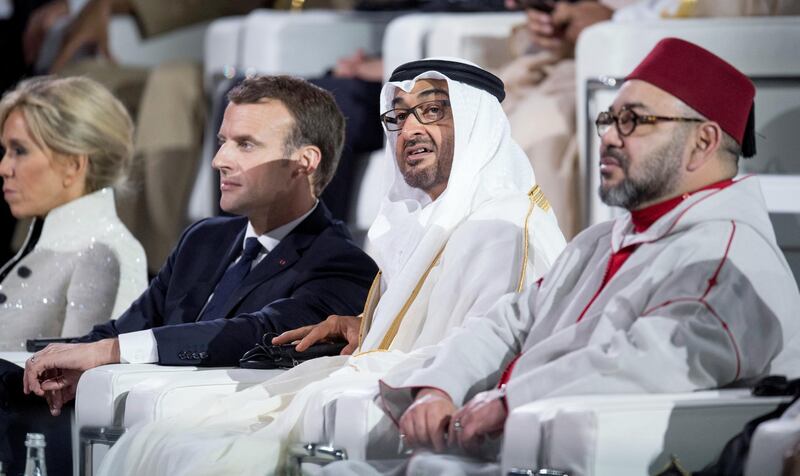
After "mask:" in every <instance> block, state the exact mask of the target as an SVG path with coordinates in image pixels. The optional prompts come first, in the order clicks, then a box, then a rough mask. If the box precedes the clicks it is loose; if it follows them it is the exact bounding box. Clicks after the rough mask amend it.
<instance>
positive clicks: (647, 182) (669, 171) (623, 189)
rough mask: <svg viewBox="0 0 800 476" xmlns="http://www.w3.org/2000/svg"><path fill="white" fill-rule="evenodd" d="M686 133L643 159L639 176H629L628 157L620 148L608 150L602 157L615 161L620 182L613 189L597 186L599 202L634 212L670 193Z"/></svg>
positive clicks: (674, 185)
mask: <svg viewBox="0 0 800 476" xmlns="http://www.w3.org/2000/svg"><path fill="white" fill-rule="evenodd" d="M686 136H687V134H686V133H683V132H678V133H676V136H675V137H674V138H673V140H671V141H670V142H668V143H666V144H664V145H663V146H661V147H659V148H658V149H656V150H654V151H652V152H651V153H650V154H648V155H647V156H646V157H643V159H642V162H641V166H640V169H639V172H638V174H639V177H635V178H634V177H632V176H631V174H630V158H629V157H628V155H627V154H625V153H624V152H622V151H621V150H620V149H615V148H610V149H607V150H606V151H605V155H607V156H610V157H613V158H614V159H616V160H617V161H618V162H619V166H620V168H621V169H622V171H623V173H624V177H623V179H622V180H621V181H620V182H619V183H618V184H617V185H614V186H608V187H604V186H603V184H602V183H601V184H600V187H599V190H598V191H599V193H600V200H602V201H603V203H605V204H606V205H609V206H612V207H622V208H625V209H627V210H634V209H636V208H638V207H639V206H640V205H641V204H643V203H647V202H651V201H655V200H657V199H659V198H662V197H666V196H667V195H669V194H670V193H672V192H673V191H674V190H675V189H676V188H677V186H678V183H679V181H680V169H681V152H682V151H683V148H684V146H685V145H686Z"/></svg>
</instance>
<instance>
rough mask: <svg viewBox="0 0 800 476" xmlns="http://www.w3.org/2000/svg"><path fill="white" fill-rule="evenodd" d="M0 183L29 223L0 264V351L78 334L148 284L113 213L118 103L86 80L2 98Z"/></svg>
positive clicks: (122, 121) (128, 133) (119, 169)
mask: <svg viewBox="0 0 800 476" xmlns="http://www.w3.org/2000/svg"><path fill="white" fill-rule="evenodd" d="M0 126H1V127H0V133H1V135H0V145H2V150H3V156H2V161H0V177H2V179H3V198H4V199H5V201H6V202H7V203H8V206H9V208H10V209H11V213H12V214H13V215H14V217H16V218H18V219H21V218H33V222H32V224H31V227H30V230H29V232H28V237H27V239H26V241H25V244H24V246H23V247H22V249H21V250H20V252H19V253H17V255H16V256H15V257H14V258H13V259H11V261H9V262H8V263H6V264H5V265H4V266H3V267H2V268H0V350H24V344H25V340H26V339H30V338H37V337H58V336H67V337H69V336H80V335H83V334H85V333H86V332H88V331H89V330H90V329H91V328H92V326H93V325H95V324H98V323H101V322H105V321H107V320H108V319H109V318H112V317H116V316H117V315H118V314H120V313H121V312H122V311H123V310H125V309H126V308H127V307H128V305H129V304H130V303H131V301H133V299H134V298H135V297H136V296H138V295H139V294H140V293H141V292H142V290H143V289H144V288H145V286H146V284H147V283H146V279H147V276H146V268H145V256H144V250H143V249H142V246H141V245H140V244H139V242H138V241H136V239H135V238H134V237H133V236H132V235H131V234H130V232H129V231H128V229H127V228H125V225H123V224H122V222H120V220H119V218H118V217H117V214H116V208H115V203H114V190H113V187H114V186H115V185H120V184H122V183H123V182H124V180H125V177H126V171H127V169H128V165H129V164H130V161H131V157H132V148H133V144H132V133H133V126H132V123H131V119H130V117H129V116H128V113H127V112H126V111H125V109H124V108H123V106H122V104H121V103H120V102H119V101H118V100H117V99H116V98H114V97H113V96H112V95H111V93H109V92H108V90H106V89H105V88H104V87H103V86H101V85H99V84H98V83H96V82H94V81H92V80H90V79H87V78H67V79H57V78H53V77H44V78H36V79H32V80H28V81H25V82H22V83H21V84H20V85H19V86H18V87H17V88H16V89H14V90H13V91H10V92H8V93H6V94H5V95H4V96H3V98H2V101H0Z"/></svg>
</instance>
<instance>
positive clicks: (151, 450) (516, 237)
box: [100, 58, 565, 476]
mask: <svg viewBox="0 0 800 476" xmlns="http://www.w3.org/2000/svg"><path fill="white" fill-rule="evenodd" d="M442 60H446V61H457V62H463V60H459V59H452V58H442ZM419 79H441V80H445V81H447V85H448V91H449V96H450V102H451V110H452V114H453V120H454V128H455V144H454V159H453V165H452V169H451V173H450V179H449V181H448V185H447V188H446V190H445V191H444V192H443V193H442V195H440V196H439V197H438V199H437V200H435V201H431V199H430V197H428V195H427V194H425V193H424V192H423V191H421V190H418V189H414V188H412V187H410V186H408V185H407V184H406V183H405V181H404V180H403V177H402V175H401V173H400V171H399V169H398V166H397V163H396V160H395V148H394V145H395V140H396V136H397V133H392V132H389V133H387V137H388V145H387V147H386V159H385V162H386V168H387V171H388V173H387V179H388V182H387V183H388V184H390V187H389V191H388V193H387V195H386V196H385V197H384V198H383V201H382V204H381V209H380V212H379V216H378V218H377V219H376V220H375V223H374V224H373V225H372V227H371V228H370V231H369V240H370V247H371V248H370V249H371V250H372V251H373V255H374V258H375V261H376V262H377V263H378V266H379V267H380V269H381V271H382V276H381V277H380V278H379V279H376V283H375V284H374V285H373V292H371V293H370V294H372V295H378V296H379V301H378V302H377V305H376V306H375V308H374V312H367V313H366V314H368V315H370V314H371V317H372V319H371V322H370V320H369V319H368V318H365V319H364V321H365V322H368V323H369V324H370V325H369V326H362V331H363V332H365V333H364V334H363V337H362V342H361V344H360V347H359V349H358V350H357V352H356V354H355V355H353V356H337V357H327V358H320V359H314V360H311V361H308V362H305V363H304V364H302V365H299V366H297V367H295V368H294V369H292V370H289V371H287V372H285V373H283V374H282V375H280V376H278V377H276V378H273V379H271V380H268V381H266V382H264V383H262V384H260V385H256V386H255V387H252V388H249V389H247V390H244V391H241V392H238V393H237V394H234V395H232V396H229V397H226V398H225V399H222V400H220V401H218V402H216V403H215V404H214V405H212V406H211V407H210V408H199V409H198V408H195V409H189V411H187V412H185V413H184V414H182V415H180V416H178V417H175V418H168V419H165V420H162V421H158V422H155V423H152V424H149V425H145V426H143V427H134V428H132V429H131V430H130V431H129V432H128V433H127V434H126V435H125V436H124V437H123V438H122V439H121V440H120V441H119V442H118V443H117V444H116V445H115V446H114V447H113V448H112V450H111V451H110V452H109V453H108V455H107V457H106V458H105V460H104V462H103V465H102V467H101V468H100V474H107V475H112V474H113V475H126V474H129V475H138V474H148V475H158V474H164V475H170V476H175V475H181V474H186V475H189V474H191V475H193V476H200V475H206V474H208V475H211V474H236V473H238V474H268V473H270V472H279V468H281V466H282V465H283V461H284V453H285V452H284V451H283V449H284V445H286V444H287V443H293V442H298V441H315V440H318V439H319V437H320V436H321V432H322V428H321V427H322V423H321V422H322V419H323V415H322V408H323V406H324V405H325V404H326V403H327V402H330V401H331V400H333V399H335V398H336V396H338V395H341V394H342V393H344V392H346V391H350V390H354V389H369V388H375V391H376V393H377V382H378V380H379V379H380V378H381V377H383V376H384V375H386V373H387V372H389V371H392V372H397V371H402V372H406V371H408V372H410V371H412V370H414V369H416V368H419V367H420V366H422V365H423V364H424V363H425V361H426V360H427V359H429V358H430V357H431V356H432V355H433V354H434V352H436V350H437V347H436V344H438V343H439V342H440V341H441V340H442V339H443V338H444V337H445V336H446V335H447V333H448V331H449V330H450V329H453V328H455V327H457V326H459V325H460V324H461V323H462V322H463V321H464V320H465V319H467V318H469V317H473V316H482V315H484V314H485V313H486V312H487V311H488V310H489V308H490V307H491V306H492V305H493V304H494V303H495V302H496V301H497V300H498V299H499V298H500V297H501V296H503V295H505V294H508V293H510V292H519V290H520V289H521V288H522V287H523V286H524V285H527V284H529V283H532V282H533V281H534V280H535V279H538V277H540V276H541V275H542V274H544V273H545V272H546V271H547V270H548V269H549V267H550V266H551V264H552V263H553V261H554V260H555V259H556V257H557V256H558V254H559V253H560V252H561V250H562V249H563V248H564V246H565V242H564V238H563V236H562V234H561V231H560V230H559V228H558V224H557V222H556V219H555V215H554V214H553V212H552V210H550V209H549V206H548V205H547V203H546V200H544V199H543V198H542V197H541V196H538V197H537V196H535V195H536V194H533V193H532V194H531V196H529V192H530V191H531V190H534V191H535V187H534V185H535V180H534V176H533V170H532V169H531V166H530V162H529V161H528V158H527V157H526V156H525V154H524V152H523V151H522V150H521V149H520V148H519V146H518V145H517V144H516V143H515V142H514V141H513V140H512V139H511V136H510V129H509V124H508V120H507V118H506V116H505V113H504V112H503V110H502V108H501V106H500V103H499V102H498V100H497V99H496V98H495V97H494V96H492V95H491V94H489V93H488V92H486V91H483V90H481V89H477V88H475V87H473V86H470V85H467V84H465V83H462V82H458V81H453V80H450V79H449V78H447V77H446V76H444V75H443V74H442V73H439V72H436V71H428V72H425V73H423V74H420V75H418V76H416V77H415V78H414V79H413V80H407V81H401V82H390V83H387V84H386V85H384V88H383V91H382V93H381V102H382V110H384V111H385V110H388V109H391V107H392V106H391V101H392V99H393V98H394V97H395V94H396V91H397V90H398V89H402V90H403V91H406V92H409V91H411V89H412V88H413V87H414V84H415V82H416V81H417V80H419ZM537 198H538V200H537ZM526 226H527V228H526ZM445 245H446V246H445ZM379 276H380V275H379ZM368 301H369V298H368ZM367 307H368V308H369V307H370V306H369V303H368V306H367ZM393 324H394V325H393ZM365 327H369V328H368V329H365Z"/></svg>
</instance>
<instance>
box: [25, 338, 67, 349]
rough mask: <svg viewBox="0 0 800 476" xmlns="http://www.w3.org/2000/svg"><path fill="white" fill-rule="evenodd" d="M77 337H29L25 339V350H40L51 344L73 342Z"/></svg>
mask: <svg viewBox="0 0 800 476" xmlns="http://www.w3.org/2000/svg"><path fill="white" fill-rule="evenodd" d="M76 339H77V337H47V338H42V339H28V340H27V341H25V350H27V351H28V352H39V351H40V350H42V349H44V348H45V347H47V346H48V345H49V344H72V343H73V342H75V341H76Z"/></svg>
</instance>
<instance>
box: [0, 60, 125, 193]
mask: <svg viewBox="0 0 800 476" xmlns="http://www.w3.org/2000/svg"><path fill="white" fill-rule="evenodd" d="M14 110H19V111H21V112H22V115H23V117H24V118H25V123H26V124H27V127H28V131H29V133H30V135H31V138H32V139H33V140H34V142H36V145H38V146H39V147H42V148H47V149H50V150H52V151H54V152H57V153H60V154H64V155H69V156H79V155H86V156H87V157H88V159H89V160H88V170H87V172H86V193H91V192H94V191H96V190H99V189H101V188H104V187H109V186H116V187H121V186H123V185H124V184H125V181H126V180H127V176H128V169H129V167H130V164H131V160H132V156H133V122H132V121H131V117H130V115H128V112H127V111H126V110H125V107H124V106H123V105H122V103H120V102H119V100H117V98H115V97H114V95H112V94H111V92H109V91H108V89H106V88H105V87H103V86H102V85H100V84H99V83H97V82H96V81H93V80H91V79H89V78H83V77H72V78H56V77H53V76H43V77H38V78H33V79H29V80H26V81H23V82H21V83H20V84H19V85H18V86H17V87H16V88H15V89H14V90H12V91H9V92H7V93H6V94H4V95H3V99H2V101H0V127H2V126H3V125H4V124H5V122H6V119H8V116H9V115H10V114H11V112H12V111H14Z"/></svg>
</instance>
